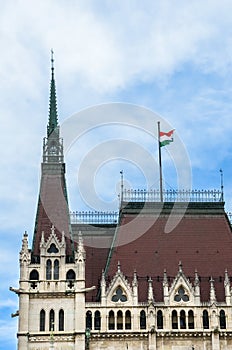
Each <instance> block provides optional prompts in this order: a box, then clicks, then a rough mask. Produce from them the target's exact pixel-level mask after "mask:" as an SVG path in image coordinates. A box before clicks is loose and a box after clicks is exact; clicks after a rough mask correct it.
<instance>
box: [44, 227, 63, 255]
mask: <svg viewBox="0 0 232 350" xmlns="http://www.w3.org/2000/svg"><path fill="white" fill-rule="evenodd" d="M65 248H66V244H65V239H64V232H63V233H62V240H61V242H60V241H59V239H58V237H57V236H56V234H55V227H54V225H53V226H52V227H51V234H50V236H49V237H48V240H47V241H46V242H45V240H44V234H43V232H42V237H41V242H40V256H41V257H60V258H61V257H64V256H65Z"/></svg>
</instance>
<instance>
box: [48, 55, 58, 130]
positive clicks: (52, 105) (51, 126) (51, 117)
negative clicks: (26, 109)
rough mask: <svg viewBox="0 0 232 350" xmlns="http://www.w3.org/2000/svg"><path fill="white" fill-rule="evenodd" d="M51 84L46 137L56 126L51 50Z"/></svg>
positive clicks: (54, 86) (56, 116) (52, 56)
mask: <svg viewBox="0 0 232 350" xmlns="http://www.w3.org/2000/svg"><path fill="white" fill-rule="evenodd" d="M51 72H52V77H51V85H50V100H49V120H48V126H47V137H49V136H50V135H51V133H52V132H53V131H54V130H55V129H56V127H57V126H58V115H57V103H56V85H55V78H54V52H53V50H51Z"/></svg>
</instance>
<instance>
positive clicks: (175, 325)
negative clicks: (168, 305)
mask: <svg viewBox="0 0 232 350" xmlns="http://www.w3.org/2000/svg"><path fill="white" fill-rule="evenodd" d="M172 329H178V318H177V312H176V310H173V311H172Z"/></svg>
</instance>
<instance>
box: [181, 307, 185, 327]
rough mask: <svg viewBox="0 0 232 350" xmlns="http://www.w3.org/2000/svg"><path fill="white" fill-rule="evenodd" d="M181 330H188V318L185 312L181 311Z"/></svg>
mask: <svg viewBox="0 0 232 350" xmlns="http://www.w3.org/2000/svg"><path fill="white" fill-rule="evenodd" d="M180 328H181V329H185V328H186V317H185V311H184V310H181V312H180Z"/></svg>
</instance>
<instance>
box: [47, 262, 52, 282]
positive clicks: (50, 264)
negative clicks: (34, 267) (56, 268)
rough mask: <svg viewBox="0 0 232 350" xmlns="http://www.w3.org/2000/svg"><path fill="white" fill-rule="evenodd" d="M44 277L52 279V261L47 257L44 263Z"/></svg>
mask: <svg viewBox="0 0 232 350" xmlns="http://www.w3.org/2000/svg"><path fill="white" fill-rule="evenodd" d="M46 279H47V280H51V279H52V262H51V260H50V259H48V260H47V263H46Z"/></svg>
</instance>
